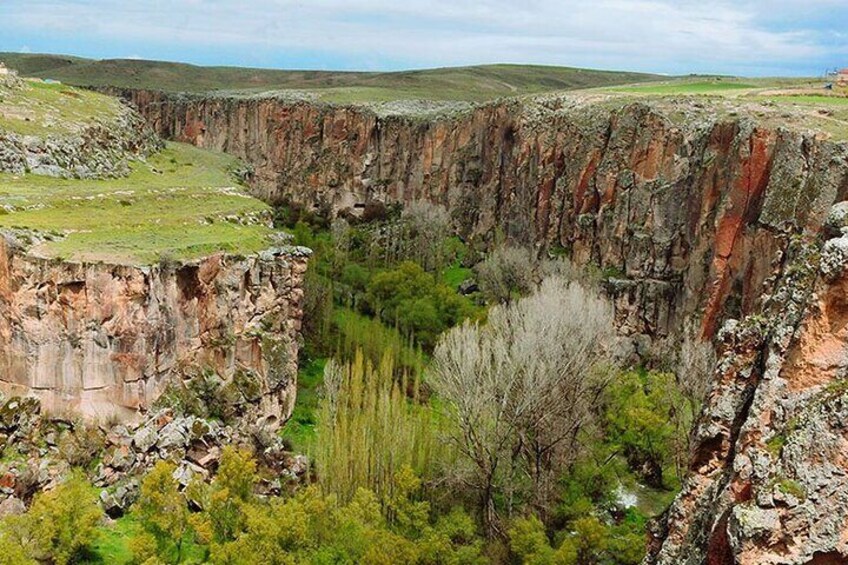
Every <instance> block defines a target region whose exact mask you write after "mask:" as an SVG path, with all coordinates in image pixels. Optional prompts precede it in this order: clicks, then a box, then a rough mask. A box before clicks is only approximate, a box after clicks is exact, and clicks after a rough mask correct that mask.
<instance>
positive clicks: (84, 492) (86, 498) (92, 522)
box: [0, 472, 103, 565]
mask: <svg viewBox="0 0 848 565" xmlns="http://www.w3.org/2000/svg"><path fill="white" fill-rule="evenodd" d="M102 517H103V513H102V512H101V510H100V507H99V506H98V504H97V499H96V498H95V496H94V495H93V494H92V490H91V488H90V487H89V485H88V483H87V482H86V481H85V478H84V477H83V476H82V474H81V473H79V472H74V473H72V474H71V476H70V477H69V478H68V480H67V481H65V482H64V483H62V484H61V485H59V486H57V487H56V488H55V489H53V490H51V491H47V492H44V493H41V494H39V495H37V496H36V497H35V500H34V501H33V503H32V507H31V508H30V510H29V512H27V513H26V514H24V515H23V516H16V517H14V518H9V519H8V521H7V523H6V524H4V528H3V529H4V530H6V533H5V534H0V542H2V540H3V538H5V540H6V541H5V543H0V545H9V546H10V547H12V549H11V551H12V553H10V555H16V556H18V557H19V556H20V553H21V552H20V551H18V550H17V549H15V548H16V547H17V548H20V549H22V550H23V553H24V554H25V555H26V556H27V557H28V558H32V559H35V560H38V561H51V562H53V563H56V564H58V565H65V564H66V563H71V562H73V561H74V560H75V559H77V558H78V557H79V555H80V554H81V553H82V552H83V551H84V550H85V549H86V548H87V547H88V546H89V545H90V544H91V543H92V542H93V541H94V538H95V536H96V528H97V525H98V523H99V522H100V520H101V518H102ZM16 558H17V557H16ZM24 562H26V561H24Z"/></svg>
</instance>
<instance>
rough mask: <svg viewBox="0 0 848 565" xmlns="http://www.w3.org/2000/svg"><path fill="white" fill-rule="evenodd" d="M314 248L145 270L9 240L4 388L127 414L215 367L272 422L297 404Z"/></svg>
mask: <svg viewBox="0 0 848 565" xmlns="http://www.w3.org/2000/svg"><path fill="white" fill-rule="evenodd" d="M307 255H308V250H303V249H300V248H291V247H284V248H278V249H272V250H269V251H266V252H263V253H261V254H259V255H253V256H249V257H234V256H229V255H224V254H216V255H212V256H209V257H206V258H204V259H203V260H200V261H197V262H191V263H181V264H176V265H166V264H162V265H154V266H149V267H138V266H123V265H108V264H103V263H91V264H87V263H73V262H67V261H59V260H50V259H41V258H37V257H33V256H31V255H28V254H27V253H26V252H25V249H23V247H22V246H21V245H20V244H19V243H18V242H17V241H16V240H15V238H14V236H12V235H8V234H7V235H6V236H3V237H0V391H2V392H5V393H8V394H25V393H33V394H35V395H36V396H38V397H39V398H40V399H41V400H42V403H43V405H44V406H45V407H46V408H47V409H48V410H49V411H51V412H54V413H55V412H74V413H82V414H83V415H86V416H89V417H97V418H109V417H113V416H118V417H119V418H121V419H124V420H128V419H133V418H135V417H136V416H137V415H138V411H139V409H147V408H150V407H151V405H152V403H153V402H154V401H155V400H156V399H157V398H158V397H159V396H160V394H162V393H163V391H164V390H165V389H166V387H168V386H177V387H179V386H180V380H179V377H182V378H183V379H185V381H186V382H189V381H190V380H191V379H193V378H197V377H198V375H199V373H203V371H205V370H211V371H212V372H214V374H215V377H214V378H215V379H216V383H215V386H216V387H217V389H218V391H219V393H220V394H222V395H226V396H227V398H228V399H231V400H232V401H233V402H234V403H239V402H242V401H243V402H242V403H243V404H244V407H245V414H244V417H245V418H251V417H252V418H255V419H256V420H257V422H256V423H257V424H261V425H268V426H271V427H274V426H276V425H278V424H279V423H281V422H282V421H284V420H285V419H286V418H288V416H289V415H290V413H291V410H292V408H293V404H294V395H295V385H296V371H297V351H298V339H297V336H298V331H299V329H300V318H301V299H302V289H301V282H302V278H303V275H304V272H305V270H306V261H307V259H306V257H307Z"/></svg>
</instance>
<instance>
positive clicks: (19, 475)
mask: <svg viewBox="0 0 848 565" xmlns="http://www.w3.org/2000/svg"><path fill="white" fill-rule="evenodd" d="M258 432H259V430H258V429H257V427H256V422H252V421H250V420H249V419H237V420H233V421H231V422H226V423H225V422H221V421H220V420H212V419H208V418H203V417H199V416H194V415H187V414H185V413H182V412H178V411H176V410H174V409H171V408H165V409H162V410H158V411H156V412H152V413H150V414H148V415H147V416H146V417H145V418H144V419H143V420H141V421H139V422H137V423H127V424H118V425H103V424H101V425H100V426H98V425H95V424H92V423H89V424H85V423H81V422H79V421H75V420H70V419H63V418H57V417H56V416H50V415H49V414H46V413H43V412H42V410H41V404H40V402H39V401H38V400H37V399H35V398H31V397H30V398H20V397H12V398H8V399H4V398H3V395H2V393H0V440H2V441H0V518H2V517H4V516H9V515H15V514H20V513H22V512H24V511H25V510H26V504H28V503H29V502H31V500H32V497H33V496H34V495H35V494H37V493H38V492H41V491H43V490H49V489H51V488H53V487H55V486H56V485H57V484H59V483H61V482H62V481H63V480H65V479H66V478H67V476H68V474H69V473H70V471H71V467H72V466H75V467H77V468H84V469H88V470H89V477H90V479H91V481H92V483H93V484H94V485H95V486H97V487H101V488H102V489H103V490H102V491H101V493H100V502H101V505H102V506H103V509H104V511H105V512H106V513H107V514H108V515H109V516H111V517H113V518H116V517H118V516H121V515H122V514H124V513H125V512H126V511H127V510H128V509H129V507H130V506H131V505H132V503H133V502H135V500H136V498H137V497H138V493H139V482H140V480H141V478H142V477H143V476H144V474H145V473H146V472H147V471H149V470H150V469H151V468H152V467H153V466H154V465H155V464H156V463H157V462H159V461H170V462H173V463H175V464H176V469H175V471H174V479H175V480H177V481H178V482H179V483H180V485H181V486H182V487H186V486H188V485H189V484H190V483H192V482H195V481H208V480H210V479H211V478H212V477H213V476H214V473H215V471H216V470H217V468H218V465H219V463H220V460H221V455H222V452H223V449H224V448H225V447H227V446H230V447H238V448H240V449H245V450H248V451H250V452H252V453H254V456H255V458H256V461H257V463H258V464H259V469H260V475H261V476H262V477H263V478H262V479H261V480H260V482H259V484H258V485H257V489H258V491H259V492H260V493H262V494H265V495H272V494H273V495H279V494H281V492H282V491H283V490H284V489H285V488H287V487H288V486H289V485H290V484H294V483H297V482H299V481H301V480H302V479H307V478H308V476H307V472H308V470H309V464H308V461H307V459H306V457H304V456H302V455H295V454H293V453H291V452H289V451H287V450H286V449H285V447H284V445H283V441H282V440H281V439H280V438H279V436H277V435H276V434H262V433H258ZM95 465H96V466H95Z"/></svg>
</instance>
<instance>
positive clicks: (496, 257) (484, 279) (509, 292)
mask: <svg viewBox="0 0 848 565" xmlns="http://www.w3.org/2000/svg"><path fill="white" fill-rule="evenodd" d="M536 267H537V264H536V260H535V257H534V256H533V252H532V251H531V250H530V249H527V248H524V247H510V246H501V247H497V248H495V249H494V250H492V252H491V253H489V255H488V256H487V257H486V259H485V260H483V261H481V262H480V263H479V264H478V265H477V266H475V267H474V271H475V274H476V275H477V282H478V284H479V285H480V289H481V290H482V291H483V294H484V295H486V298H487V299H488V300H490V301H491V302H495V303H505V302H508V301H509V300H510V299H511V298H513V297H514V295H516V294H519V295H520V294H527V293H528V292H530V291H531V290H532V289H533V287H534V285H535V284H536V282H537V281H536Z"/></svg>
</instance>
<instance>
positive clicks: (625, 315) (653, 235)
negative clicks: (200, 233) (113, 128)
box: [123, 91, 848, 564]
mask: <svg viewBox="0 0 848 565" xmlns="http://www.w3.org/2000/svg"><path fill="white" fill-rule="evenodd" d="M123 95H124V96H125V97H127V98H129V99H130V100H132V101H133V102H134V103H135V104H136V105H137V106H138V107H139V108H140V110H141V112H142V113H143V114H144V115H145V117H146V118H147V120H148V122H149V123H150V124H151V125H152V126H153V127H154V129H155V130H156V131H158V132H159V133H160V134H162V135H164V136H166V137H171V138H175V139H180V140H183V141H189V142H192V143H195V144H197V145H200V146H203V147H209V148H214V149H218V150H223V151H228V152H230V153H233V154H235V155H238V156H240V157H242V158H243V159H245V160H246V161H247V162H249V163H250V164H251V165H252V167H253V170H254V192H255V194H257V195H259V196H260V197H263V198H265V199H266V200H268V201H281V200H286V199H292V200H294V201H296V202H299V203H305V204H313V205H322V204H324V205H330V206H332V207H334V208H335V209H337V210H341V209H345V208H352V209H356V208H358V207H362V206H364V205H365V204H367V203H368V202H369V201H372V200H380V201H390V202H401V203H406V202H410V201H413V200H417V199H427V200H430V201H432V202H436V203H441V204H444V205H445V206H446V207H447V208H448V209H449V210H450V212H451V214H452V216H453V218H454V222H455V225H456V228H457V230H458V231H459V232H460V233H461V234H462V235H464V236H466V237H467V238H469V239H470V240H477V241H483V242H485V241H487V238H491V237H492V236H493V235H494V234H495V233H496V232H500V233H502V234H503V235H505V236H506V237H508V238H510V239H512V240H515V241H518V242H520V243H523V244H530V245H535V246H536V247H538V248H544V247H548V248H550V247H560V248H563V249H564V250H565V251H567V252H568V253H570V255H571V257H572V258H573V259H574V261H575V262H577V263H578V264H588V263H594V264H596V265H597V266H599V267H601V268H602V269H604V270H605V271H606V272H608V273H610V274H611V275H612V276H610V277H609V281H608V285H607V286H608V289H609V291H610V293H611V294H612V296H613V298H614V300H615V303H616V315H617V317H618V319H619V323H620V325H621V327H622V329H623V330H624V331H625V333H628V334H631V335H633V336H636V337H639V336H641V337H644V339H646V340H649V341H650V340H653V341H655V342H656V341H657V340H658V339H662V338H664V337H668V336H673V335H675V333H678V332H679V331H680V329H681V328H682V327H684V325H690V324H693V323H694V324H697V326H698V327H699V329H700V334H701V336H702V337H704V338H705V339H715V340H716V341H717V343H718V344H719V348H720V350H721V351H722V352H723V356H722V358H721V361H720V362H719V364H718V366H717V368H716V375H715V381H714V383H713V388H712V392H711V393H710V397H709V399H708V401H707V403H706V407H705V409H704V413H703V416H702V418H701V420H700V422H699V424H698V426H697V428H696V430H695V432H694V437H693V444H694V446H695V448H694V451H693V454H692V461H691V475H690V477H689V479H687V481H686V484H685V485H684V489H683V492H682V493H681V495H680V496H679V497H678V498H677V500H676V501H675V503H674V505H673V506H672V508H671V509H670V511H669V512H668V513H667V515H666V517H665V518H664V519H663V520H661V521H660V522H659V523H657V524H656V525H655V531H654V539H653V541H652V544H651V550H650V554H649V557H648V562H651V563H664V564H678V563H691V564H700V563H710V564H725V563H734V562H738V563H758V564H759V563H798V564H801V563H811V564H813V563H841V562H846V560H848V545H847V544H846V542H845V540H846V539H848V504H846V502H848V494H847V493H846V487H845V484H846V481H845V477H846V472H848V465H847V464H846V458H845V456H844V454H845V452H846V445H845V430H844V422H845V417H846V416H848V414H845V406H846V400H848V397H846V395H845V390H846V389H848V386H846V385H845V383H846V382H848V380H846V375H845V368H846V366H848V361H846V359H848V349H846V343H848V342H846V337H848V336H846V331H845V325H846V324H845V320H848V314H846V313H848V306H846V304H848V302H846V300H845V293H846V291H848V282H845V281H846V280H848V275H846V272H845V269H844V264H845V260H846V258H848V243H846V242H845V240H843V239H842V236H841V232H840V231H839V229H840V228H841V224H840V221H841V220H840V219H839V218H840V217H844V216H845V214H844V211H845V210H846V209H848V206H845V205H840V206H838V207H836V208H835V209H834V210H833V212H832V213H831V206H832V205H833V204H834V203H835V202H840V201H843V200H846V198H848V147H846V145H844V144H839V143H834V142H831V141H828V140H827V139H826V138H825V137H824V136H822V135H819V134H817V133H814V132H804V131H794V130H789V129H785V128H782V127H774V126H768V125H764V124H766V123H769V120H767V119H765V118H764V119H762V120H760V119H759V118H757V119H753V118H751V117H746V116H750V115H752V114H751V113H746V112H744V111H743V112H740V111H737V110H736V109H733V108H730V109H729V108H727V107H725V105H724V104H725V103H723V102H721V103H715V104H714V103H712V102H709V101H704V100H703V99H698V100H697V101H696V100H684V101H681V102H679V103H678V102H674V101H670V102H669V101H655V102H651V103H644V102H639V103H632V104H622V103H620V102H615V101H609V100H605V99H600V100H597V101H595V102H593V103H585V102H581V101H580V100H576V101H575V100H572V99H569V98H556V97H555V98H547V99H541V100H535V101H525V102H519V101H506V102H498V103H493V104H490V105H486V106H481V107H477V108H474V109H472V110H469V111H466V112H459V113H457V114H452V115H444V116H441V117H428V118H426V119H422V118H415V117H410V116H391V115H389V116H387V115H382V114H380V113H378V112H374V111H371V110H369V109H365V108H350V107H331V106H321V105H315V104H309V103H290V102H285V101H281V100H276V99H274V98H267V99H260V98H251V99H245V98H226V97H199V96H196V97H185V96H173V95H165V94H161V93H156V92H143V91H135V92H124V93H123ZM761 110H762V111H761ZM768 111H769V110H768V108H760V109H758V110H757V113H761V114H763V115H764V116H765V114H764V113H765V112H768ZM774 111H776V112H781V111H785V110H779V109H778V110H774ZM719 116H723V117H719ZM766 117H768V116H766ZM778 118H779V116H778ZM777 121H778V122H779V121H780V119H778V120H777ZM834 230H835V231H834ZM828 237H835V239H832V240H830V241H827V243H825V241H826V240H827V238H828ZM719 330H721V331H719Z"/></svg>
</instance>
